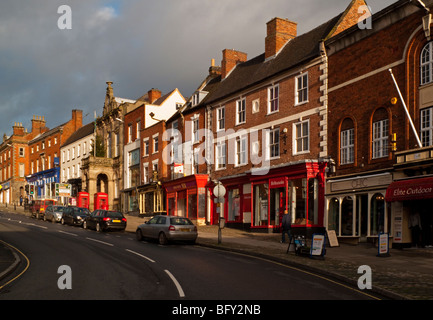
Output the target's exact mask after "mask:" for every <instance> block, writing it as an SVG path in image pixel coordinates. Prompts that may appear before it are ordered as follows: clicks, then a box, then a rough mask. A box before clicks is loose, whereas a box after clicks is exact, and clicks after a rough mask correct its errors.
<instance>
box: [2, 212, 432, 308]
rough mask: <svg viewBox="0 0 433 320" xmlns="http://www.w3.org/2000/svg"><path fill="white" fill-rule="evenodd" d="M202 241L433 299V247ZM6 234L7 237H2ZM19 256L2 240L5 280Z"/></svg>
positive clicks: (247, 235) (213, 236)
mask: <svg viewBox="0 0 433 320" xmlns="http://www.w3.org/2000/svg"><path fill="white" fill-rule="evenodd" d="M1 211H2V212H11V213H16V214H22V215H27V216H29V213H28V212H24V210H23V208H22V207H16V208H15V207H14V206H9V207H8V208H5V207H4V206H0V212H1ZM126 218H127V221H128V224H127V225H128V226H127V229H126V230H125V231H126V232H131V233H133V232H135V230H136V228H137V226H138V225H140V224H142V223H144V222H145V221H146V220H148V218H143V217H137V216H132V215H126ZM198 232H199V236H198V239H197V245H200V246H205V247H210V248H214V249H219V250H227V251H231V252H236V253H241V254H248V255H252V256H255V257H258V258H261V259H267V260H272V261H275V262H278V263H282V264H285V265H289V266H291V267H295V268H298V269H301V270H304V271H307V272H310V273H313V274H316V275H319V276H324V277H327V278H330V279H331V280H338V281H342V282H345V283H348V284H351V285H354V286H357V283H358V279H359V278H360V277H361V276H363V275H364V273H363V272H362V271H360V273H358V269H359V267H360V266H369V267H370V268H371V270H372V288H371V289H365V291H370V292H375V293H379V294H381V295H383V296H385V297H387V298H389V299H397V300H433V248H408V249H402V250H400V249H390V256H389V257H378V256H377V252H378V250H377V247H375V246H374V245H372V244H359V245H349V244H342V243H340V245H339V246H338V247H329V246H328V245H327V246H326V254H325V256H324V258H323V259H317V258H310V257H308V256H299V255H296V254H295V253H294V252H291V251H290V252H289V253H287V245H288V244H287V243H280V240H281V234H268V233H254V232H249V231H244V230H237V229H231V228H224V229H222V230H221V243H218V227H217V226H198ZM0 238H1V235H0ZM19 261H20V260H19V255H17V254H16V253H15V250H14V249H13V248H11V247H9V246H8V245H7V244H6V243H4V242H2V241H1V240H0V280H1V279H2V278H5V277H7V276H8V274H10V273H11V272H13V270H14V269H15V267H16V266H17V265H18V264H19Z"/></svg>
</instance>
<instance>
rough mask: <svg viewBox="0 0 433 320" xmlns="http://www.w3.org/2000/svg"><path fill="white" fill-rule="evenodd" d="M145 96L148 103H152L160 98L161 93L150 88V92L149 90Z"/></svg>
mask: <svg viewBox="0 0 433 320" xmlns="http://www.w3.org/2000/svg"><path fill="white" fill-rule="evenodd" d="M147 96H148V99H149V103H151V104H152V103H154V102H155V101H156V100H158V99H159V98H161V91H159V90H158V89H155V88H152V89H151V90H149V91H148V92H147Z"/></svg>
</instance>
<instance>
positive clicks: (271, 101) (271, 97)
mask: <svg viewBox="0 0 433 320" xmlns="http://www.w3.org/2000/svg"><path fill="white" fill-rule="evenodd" d="M275 92H277V94H275ZM279 99H280V85H279V84H275V85H272V86H270V87H268V114H272V113H276V112H278V111H280V100H279ZM275 105H276V107H275ZM273 107H274V108H273ZM272 109H274V110H272Z"/></svg>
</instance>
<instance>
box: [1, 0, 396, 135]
mask: <svg viewBox="0 0 433 320" xmlns="http://www.w3.org/2000/svg"><path fill="white" fill-rule="evenodd" d="M394 2H396V0H370V1H368V4H369V5H370V7H371V8H372V11H373V13H374V12H377V11H379V10H381V9H383V8H384V7H386V6H388V5H390V4H392V3H394ZM349 3H350V0H322V1H320V0H266V1H264V0H236V1H235V0H158V1H156V0H152V1H150V0H85V1H84V0H62V1H59V0H1V1H0V114H1V116H0V134H1V135H3V133H6V134H8V135H10V134H11V133H12V125H13V123H14V122H22V123H23V125H24V126H25V127H27V128H28V129H30V128H31V118H32V116H33V115H39V116H44V117H45V119H46V121H47V126H48V127H50V128H53V127H55V126H57V125H59V124H61V123H63V122H66V121H68V120H69V119H70V118H71V110H72V109H81V110H83V115H87V116H86V117H85V118H84V123H89V122H91V121H92V120H93V114H94V111H96V112H97V113H98V115H101V113H102V107H103V103H104V98H105V89H106V84H105V83H106V81H113V82H114V85H113V88H114V94H115V95H116V96H118V97H122V98H130V99H136V98H138V97H140V96H141V95H143V94H144V93H146V92H147V91H148V90H149V89H151V88H158V89H160V90H161V91H162V92H163V93H166V92H168V91H171V90H172V89H174V88H179V90H180V91H181V92H182V94H183V95H184V96H185V98H186V97H189V96H190V95H191V94H192V93H193V91H194V90H195V89H196V87H197V86H198V85H199V84H200V82H201V81H202V80H203V78H204V77H205V76H206V75H207V72H208V68H209V66H210V61H211V59H212V58H214V59H215V60H216V62H217V64H220V61H221V51H222V50H223V49H225V48H233V49H237V50H241V51H243V52H246V53H248V58H253V57H255V56H257V55H259V54H261V53H263V52H264V43H265V36H266V22H267V21H269V20H271V19H272V18H274V17H281V18H288V19H290V20H292V21H295V22H298V34H302V33H305V32H307V31H309V30H311V29H312V28H314V27H316V26H318V25H319V24H321V23H324V22H326V21H327V20H329V19H331V18H333V17H334V16H336V15H338V14H339V13H340V12H342V11H344V10H345V9H346V7H347V6H348V4H349ZM64 4H66V5H68V6H69V7H70V8H71V11H72V12H71V13H72V29H70V30H69V29H64V30H62V29H59V28H58V22H59V19H60V22H65V21H64V20H63V18H64V17H65V16H64V15H63V12H62V13H58V9H59V7H60V6H61V5H64Z"/></svg>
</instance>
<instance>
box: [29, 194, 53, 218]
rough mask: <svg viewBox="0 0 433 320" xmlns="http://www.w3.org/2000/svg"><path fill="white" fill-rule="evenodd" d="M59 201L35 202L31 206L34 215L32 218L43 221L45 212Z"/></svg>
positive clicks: (42, 200) (45, 200) (43, 200)
mask: <svg viewBox="0 0 433 320" xmlns="http://www.w3.org/2000/svg"><path fill="white" fill-rule="evenodd" d="M56 203H57V200H53V199H40V200H33V202H32V204H31V206H30V212H31V213H32V217H36V219H42V218H43V217H44V215H45V210H46V209H47V207H48V206H52V205H55V204H56Z"/></svg>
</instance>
